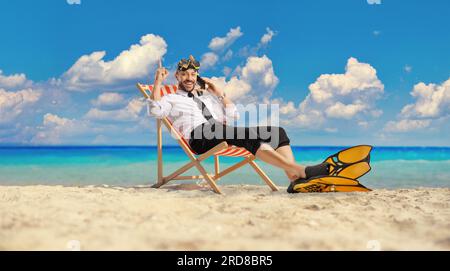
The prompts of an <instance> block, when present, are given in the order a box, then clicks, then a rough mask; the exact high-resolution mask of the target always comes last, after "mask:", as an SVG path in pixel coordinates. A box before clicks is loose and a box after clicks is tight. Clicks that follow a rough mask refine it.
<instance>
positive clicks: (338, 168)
mask: <svg viewBox="0 0 450 271" xmlns="http://www.w3.org/2000/svg"><path fill="white" fill-rule="evenodd" d="M371 150H372V146H369V145H358V146H354V147H351V148H347V149H344V150H342V151H339V152H337V153H335V154H333V155H330V156H329V157H327V158H326V159H325V161H324V162H326V163H329V164H330V169H329V174H328V175H329V176H339V177H346V178H350V179H358V178H359V177H361V176H363V175H365V174H366V173H367V172H369V171H370V170H371V167H370V151H371Z"/></svg>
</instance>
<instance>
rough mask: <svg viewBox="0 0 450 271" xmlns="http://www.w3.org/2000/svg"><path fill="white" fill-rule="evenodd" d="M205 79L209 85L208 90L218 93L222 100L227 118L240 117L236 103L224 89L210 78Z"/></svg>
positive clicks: (214, 93)
mask: <svg viewBox="0 0 450 271" xmlns="http://www.w3.org/2000/svg"><path fill="white" fill-rule="evenodd" d="M203 80H204V81H205V83H206V84H207V85H208V91H209V92H210V93H212V94H213V95H216V96H217V97H218V99H219V100H220V101H221V102H222V105H223V108H225V115H226V118H231V119H239V112H238V111H237V108H236V105H235V104H234V103H233V102H232V101H231V99H230V98H228V97H227V96H226V95H225V93H224V92H223V90H222V89H220V88H219V87H217V86H216V85H215V84H214V83H213V82H212V81H211V80H210V79H209V78H203Z"/></svg>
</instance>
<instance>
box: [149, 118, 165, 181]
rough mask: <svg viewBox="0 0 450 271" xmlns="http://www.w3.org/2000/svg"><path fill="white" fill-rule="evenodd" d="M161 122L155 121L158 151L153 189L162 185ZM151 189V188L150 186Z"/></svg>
mask: <svg viewBox="0 0 450 271" xmlns="http://www.w3.org/2000/svg"><path fill="white" fill-rule="evenodd" d="M161 124H162V121H161V120H159V119H158V120H156V133H157V139H156V140H157V149H158V182H157V183H156V184H155V185H154V187H155V188H159V187H160V186H161V185H163V184H164V177H163V157H162V125H161ZM152 187H153V186H152Z"/></svg>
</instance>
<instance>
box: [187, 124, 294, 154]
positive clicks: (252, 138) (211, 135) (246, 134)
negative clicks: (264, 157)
mask: <svg viewBox="0 0 450 271" xmlns="http://www.w3.org/2000/svg"><path fill="white" fill-rule="evenodd" d="M224 141H225V142H227V143H228V144H229V145H234V146H238V147H243V148H245V149H246V150H248V151H249V152H251V153H252V154H253V155H255V154H256V152H257V151H258V149H259V147H260V146H261V144H262V143H267V144H269V145H270V146H271V147H272V148H273V149H275V150H276V149H277V148H279V147H282V146H286V145H289V144H290V140H289V138H288V136H287V134H286V131H285V130H284V129H283V128H282V127H278V126H255V127H235V126H228V125H225V124H223V123H221V122H218V121H210V122H205V123H203V124H202V125H199V126H197V127H195V129H194V130H192V132H191V138H190V140H189V145H190V146H191V148H192V150H194V151H195V152H196V153H197V154H202V153H205V152H207V151H208V150H210V149H212V148H213V147H215V146H217V145H218V144H220V143H222V142H224Z"/></svg>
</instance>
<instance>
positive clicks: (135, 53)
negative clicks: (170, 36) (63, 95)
mask: <svg viewBox="0 0 450 271" xmlns="http://www.w3.org/2000/svg"><path fill="white" fill-rule="evenodd" d="M166 51H167V44H166V42H165V41H164V39H163V38H161V37H159V36H156V35H153V34H148V35H145V36H143V37H142V38H141V40H140V43H139V44H134V45H132V46H131V47H130V48H129V49H128V50H125V51H123V52H121V53H120V54H119V55H118V56H117V57H116V58H115V59H113V60H111V61H105V60H104V57H105V55H106V52H105V51H99V52H93V53H91V54H89V55H84V56H82V57H80V58H79V59H78V60H77V61H76V62H75V64H74V65H73V66H72V67H71V68H70V69H69V70H68V71H67V72H66V73H64V74H63V76H62V82H63V83H64V84H65V86H66V87H67V88H68V89H70V90H86V89H91V88H94V87H97V86H104V85H111V84H117V83H120V82H121V81H125V80H132V79H137V78H142V77H145V76H148V75H149V74H150V71H151V68H152V67H155V66H156V64H157V63H158V60H159V59H161V58H162V56H163V55H164V54H165V53H166Z"/></svg>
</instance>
